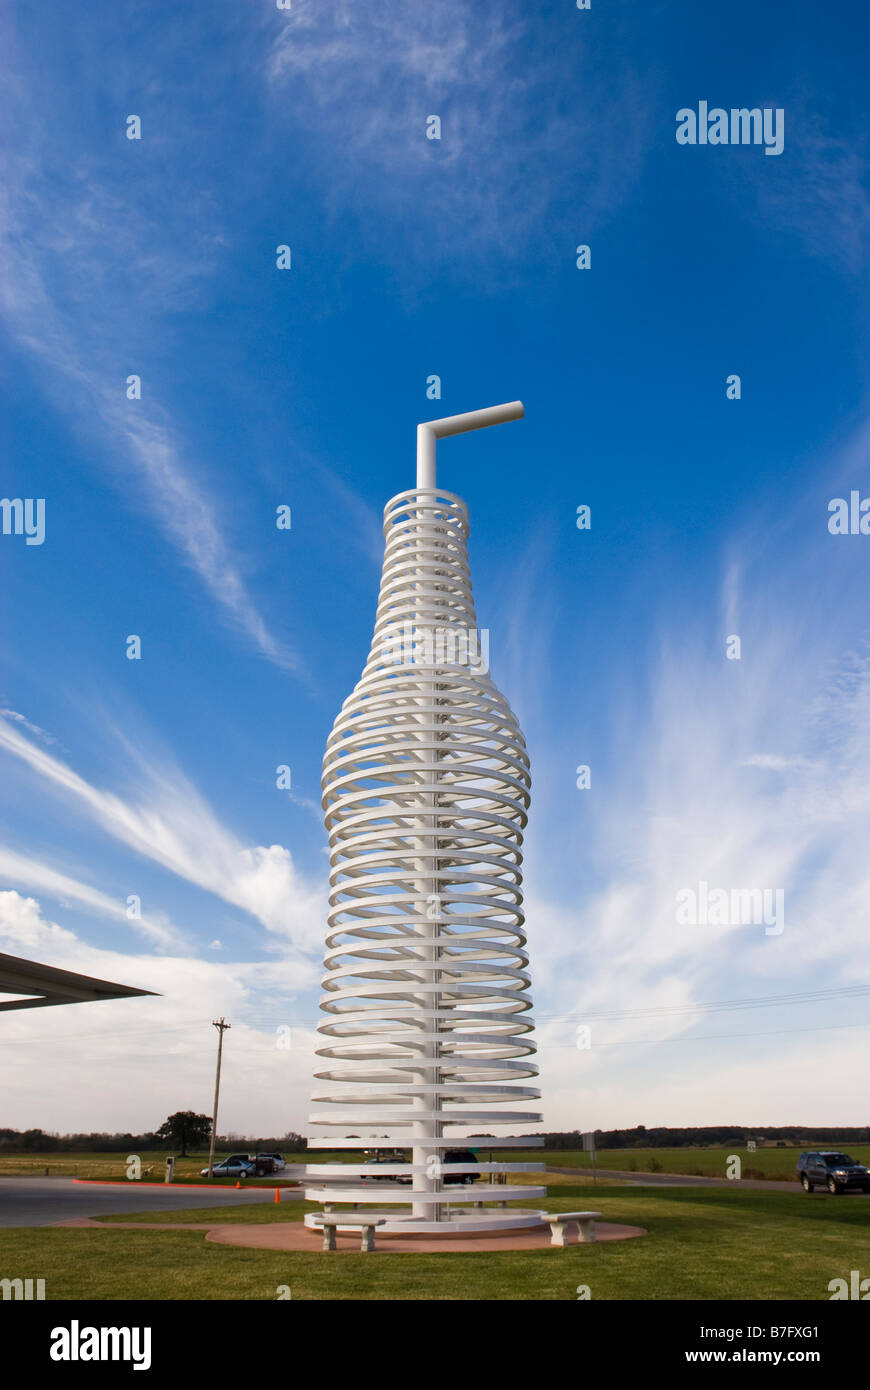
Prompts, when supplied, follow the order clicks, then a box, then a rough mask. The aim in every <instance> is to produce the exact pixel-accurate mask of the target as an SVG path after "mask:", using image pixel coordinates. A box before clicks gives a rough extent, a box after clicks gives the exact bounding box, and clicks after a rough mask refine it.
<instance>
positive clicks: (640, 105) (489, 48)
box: [265, 0, 652, 273]
mask: <svg viewBox="0 0 870 1390" xmlns="http://www.w3.org/2000/svg"><path fill="white" fill-rule="evenodd" d="M575 18H576V15H575ZM551 38H552V43H551V44H549V45H548V47H547V48H546V49H543V48H540V49H533V48H532V47H531V45H532V42H533V34H532V30H531V29H530V26H529V25H528V24H527V22H526V20H525V19H524V18H522V17H512V16H510V15H509V14H507V13H506V11H505V10H504V8H503V7H501V6H494V5H481V6H471V5H467V4H464V3H461V0H448V3H445V4H440V5H429V6H423V7H420V6H415V7H411V8H409V7H408V6H407V5H405V4H402V3H401V0H386V3H383V4H379V5H376V6H361V5H355V4H351V3H348V0H339V2H338V3H336V4H333V5H330V6H326V7H324V6H322V5H317V4H313V3H311V0H298V3H296V4H294V6H293V10H292V11H291V12H289V13H288V14H286V15H285V16H284V20H283V23H282V25H281V32H280V33H279V35H278V37H277V38H276V39H275V40H274V41H273V44H272V47H271V50H270V52H269V56H268V59H267V61H266V65H265V71H266V76H267V79H268V82H269V83H270V85H271V89H272V92H273V95H274V98H275V102H276V110H277V109H278V108H279V107H280V110H281V112H282V114H283V113H285V112H286V111H287V109H288V103H289V104H290V107H289V109H290V112H291V113H292V119H293V121H294V123H295V124H296V125H297V126H301V127H302V128H304V129H305V130H306V132H307V134H308V135H309V137H310V139H309V141H308V142H307V146H308V148H307V153H308V159H309V161H310V166H311V172H312V173H313V175H314V177H317V170H316V162H317V158H318V154H317V151H318V150H319V149H320V148H322V147H328V149H329V186H328V187H324V190H323V192H324V197H325V199H327V200H328V201H329V202H330V203H331V204H332V205H333V206H335V207H337V206H338V205H339V203H340V206H341V208H342V210H346V209H347V208H348V207H349V206H353V207H356V208H357V209H360V208H362V207H371V206H375V207H377V208H378V209H379V210H380V211H382V212H384V213H389V214H390V215H391V216H392V217H394V218H395V217H397V218H399V219H400V223H401V225H402V226H403V228H404V229H405V230H406V231H407V230H409V229H413V240H411V241H407V240H406V242H405V248H404V249H405V255H406V256H413V255H414V251H415V248H416V253H417V259H420V260H423V261H425V262H426V263H431V262H432V260H433V259H434V260H438V261H439V262H444V263H449V264H450V265H451V266H452V268H453V269H454V270H455V271H457V272H460V273H461V271H462V268H463V261H464V259H465V258H469V257H470V258H471V259H474V260H477V258H478V257H479V256H480V255H481V254H483V253H485V252H486V250H487V249H489V250H492V249H493V248H497V250H498V253H499V255H500V256H501V257H502V258H504V260H505V261H507V262H510V261H512V260H513V259H514V258H516V257H520V256H522V255H524V254H525V252H526V250H527V246H528V241H529V239H530V238H533V237H536V236H540V235H544V236H545V237H549V238H552V239H553V240H555V241H558V240H560V239H562V238H563V237H564V236H566V235H567V236H570V235H573V232H574V230H576V223H577V216H576V210H572V211H570V212H569V211H566V210H565V209H564V208H563V207H562V206H561V204H560V198H559V180H558V179H555V178H554V173H553V171H554V169H559V170H560V171H561V177H562V178H564V180H565V182H566V184H567V183H569V182H571V181H572V180H573V179H574V178H575V176H577V175H579V176H581V177H582V178H583V182H584V188H585V197H584V206H583V212H582V224H583V228H584V231H585V232H587V233H591V232H592V231H593V230H595V229H597V227H598V226H599V225H600V224H601V221H602V219H603V218H606V217H607V216H608V215H609V214H610V213H611V212H612V211H613V209H614V208H615V207H617V206H619V205H620V204H621V203H622V202H623V201H624V199H625V198H626V197H627V196H628V195H629V194H630V192H631V190H632V188H633V186H634V182H635V180H636V178H637V175H638V172H639V170H640V168H641V166H642V164H643V160H644V157H645V153H646V150H647V147H648V145H649V143H650V141H651V139H652V124H651V123H650V122H648V121H645V120H644V119H643V118H642V117H643V113H644V111H645V109H646V108H647V106H648V104H649V101H650V95H651V79H650V78H649V77H648V76H641V75H640V74H638V73H636V72H633V71H631V70H623V71H621V73H620V77H619V81H618V84H617V86H614V84H613V81H612V79H610V80H609V81H605V80H604V78H603V77H602V75H601V72H600V70H599V67H598V64H597V63H596V61H595V57H594V54H593V53H592V52H591V49H590V46H589V44H588V42H587V41H586V40H584V38H583V37H582V36H581V33H580V31H579V30H578V29H577V28H576V27H575V28H574V29H573V30H572V29H570V28H569V25H568V23H567V22H566V23H565V26H564V28H563V27H562V26H561V24H560V21H558V20H556V21H554V25H553V30H552V34H551ZM562 39H564V42H565V44H566V45H570V62H566V61H565V54H564V51H563V49H562V48H561V47H560V40H562ZM432 115H437V116H438V117H439V118H440V120H441V139H440V140H434V139H433V140H430V139H427V136H426V122H427V118H428V117H429V116H432ZM593 120H594V128H595V131H596V139H595V140H594V141H591V140H589V139H588V130H589V128H590V123H591V122H592V121H593ZM296 155H297V157H300V156H303V155H304V151H300V150H299V149H298V148H297V150H296ZM569 228H570V229H571V230H570V231H569V230H568V229H569ZM365 230H366V229H365V226H363V227H362V228H361V232H362V234H363V235H364V234H365ZM566 244H567V243H566Z"/></svg>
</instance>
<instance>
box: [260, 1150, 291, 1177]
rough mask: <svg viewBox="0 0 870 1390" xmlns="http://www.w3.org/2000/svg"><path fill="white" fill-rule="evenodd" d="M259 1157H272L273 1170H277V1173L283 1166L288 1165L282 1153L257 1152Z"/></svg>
mask: <svg viewBox="0 0 870 1390" xmlns="http://www.w3.org/2000/svg"><path fill="white" fill-rule="evenodd" d="M257 1157H258V1158H271V1160H272V1171H273V1172H275V1173H280V1171H281V1169H282V1168H286V1167H287V1165H286V1163H285V1162H284V1159H283V1157H282V1156H281V1154H273V1153H266V1154H257Z"/></svg>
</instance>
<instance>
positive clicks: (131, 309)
mask: <svg viewBox="0 0 870 1390" xmlns="http://www.w3.org/2000/svg"><path fill="white" fill-rule="evenodd" d="M11 29H12V26H11V23H10V22H9V21H8V20H7V21H6V22H5V23H4V27H3V34H4V39H5V41H6V44H7V45H8V46H10V47H11V48H12V49H13V51H14V36H13V34H12V32H11ZM32 76H33V80H32V82H30V83H27V82H23V81H18V82H16V83H11V84H9V85H8V86H7V88H6V89H5V92H4V95H3V97H2V99H0V121H2V128H3V131H4V136H5V143H6V147H7V151H8V166H7V170H6V174H5V189H4V192H3V195H2V199H0V249H2V256H0V314H2V316H3V318H4V319H5V321H6V324H7V327H8V329H9V331H10V333H11V334H12V335H13V336H14V337H15V338H16V339H17V341H18V342H19V343H20V344H21V346H22V347H23V348H24V349H25V350H26V351H27V352H28V353H29V354H30V355H31V356H32V357H33V358H34V359H35V361H36V362H37V363H38V364H39V366H40V368H41V369H47V371H46V370H42V371H41V373H40V375H41V380H42V384H43V386H44V388H45V389H47V390H48V391H49V392H50V394H51V396H52V399H53V400H54V402H55V403H56V404H57V406H58V407H59V408H60V410H61V411H62V412H63V413H64V414H65V415H66V416H67V417H68V418H70V419H71V420H73V421H74V422H75V426H76V428H77V429H78V430H79V432H80V433H81V435H82V436H83V437H84V438H86V439H87V440H88V442H89V444H91V445H93V446H94V454H95V457H96V458H97V459H99V460H100V461H101V463H102V465H103V467H104V468H105V469H106V470H107V471H108V473H109V474H110V475H111V477H112V478H113V480H114V482H115V484H116V486H117V487H118V489H119V491H120V492H121V493H122V494H123V495H124V496H125V497H126V498H127V500H128V502H129V501H131V500H132V501H133V502H134V505H139V504H140V503H141V502H144V504H145V506H146V507H147V509H148V511H149V512H150V514H151V517H152V518H153V520H154V521H155V523H156V524H157V525H158V527H159V528H160V530H161V531H162V533H163V535H164V536H165V537H166V538H167V539H168V540H169V542H170V543H171V544H172V546H173V547H174V548H175V550H176V552H177V554H178V555H179V556H180V558H181V559H182V560H183V562H184V563H185V564H186V565H187V566H188V567H189V568H190V569H191V570H192V572H193V573H194V574H195V575H196V576H197V578H198V579H199V581H200V582H201V583H202V585H203V586H204V587H205V589H206V591H207V592H208V593H209V594H210V596H211V598H212V599H213V600H214V601H215V602H216V604H217V605H218V606H219V608H220V610H221V612H222V614H223V616H224V618H225V620H226V621H227V623H228V624H229V625H230V626H231V627H232V628H233V629H234V630H236V631H237V632H239V633H241V634H242V635H243V636H244V638H245V639H246V641H248V642H249V643H250V644H251V645H252V646H253V647H254V648H255V649H256V650H257V651H258V652H259V653H260V654H261V655H262V656H264V657H265V658H267V659H268V660H269V661H271V662H273V663H274V664H275V665H277V666H280V667H282V668H284V669H290V670H293V669H296V668H298V667H299V665H300V663H299V660H298V657H297V656H296V655H295V654H294V653H293V652H292V651H291V650H289V648H288V647H287V645H286V643H285V642H284V641H282V640H279V639H278V638H277V637H275V635H274V634H273V633H272V632H271V631H270V629H269V627H268V625H267V623H266V620H265V619H264V617H263V616H262V614H261V613H260V611H259V609H258V607H257V604H256V603H255V602H254V600H253V599H252V597H251V595H250V593H249V592H248V587H247V584H246V582H245V577H244V565H243V563H242V562H241V561H240V559H239V557H238V556H237V555H236V554H234V553H233V551H232V549H231V547H230V545H229V543H228V541H227V539H226V536H225V534H224V529H223V528H222V526H221V519H220V510H221V508H220V502H219V500H218V498H217V496H216V495H213V489H211V490H210V484H209V482H208V481H207V479H206V477H205V475H204V471H203V469H201V468H195V467H194V465H193V464H192V463H191V461H190V460H189V458H188V457H186V456H185V455H186V450H185V445H184V444H183V442H182V440H181V439H180V435H179V430H178V428H177V426H176V425H175V424H174V423H173V421H172V419H171V418H170V416H169V413H168V412H167V411H166V410H165V409H162V408H160V407H159V406H158V405H156V404H155V403H154V402H153V401H149V400H148V398H147V391H146V393H145V396H144V397H143V399H142V400H139V401H130V400H127V399H126V396H125V386H124V382H125V379H126V376H127V374H128V373H129V372H132V371H135V366H133V365H130V345H131V340H135V341H140V339H139V338H138V337H135V336H134V335H131V331H130V324H131V322H133V323H135V324H136V325H137V326H138V328H137V332H141V329H142V327H143V326H144V327H147V326H149V325H150V326H151V328H152V330H155V331H159V329H160V327H161V324H162V323H165V321H166V317H167V316H168V315H171V314H173V313H178V312H179V311H180V310H183V309H185V308H188V307H190V305H191V304H193V303H195V302H196V301H197V299H198V298H199V297H200V296H201V292H202V287H203V284H204V283H205V282H207V280H208V278H209V277H210V276H211V275H213V273H214V269H215V266H216V264H217V263H218V259H219V256H220V253H221V241H220V235H219V234H218V233H216V232H215V231H214V208H213V206H212V204H211V203H210V201H209V199H208V197H207V195H204V194H203V193H202V192H201V191H199V190H196V189H193V188H188V187H186V186H185V185H184V181H183V174H179V173H178V172H177V171H172V170H170V169H167V168H162V167H160V166H159V165H158V166H157V170H156V172H155V173H154V174H152V176H151V177H150V179H149V177H148V175H147V173H144V172H143V173H141V174H140V181H141V185H142V189H143V190H144V196H142V194H141V193H140V196H139V197H138V198H131V197H130V196H124V197H122V196H121V195H120V193H119V192H118V191H116V190H117V188H120V187H123V186H124V179H125V176H124V173H123V171H122V170H119V169H116V170H114V171H113V173H112V172H110V173H107V168H109V169H111V162H110V161H107V158H106V156H105V154H104V158H103V160H98V159H96V158H93V157H92V158H90V159H89V158H88V157H87V156H85V155H83V154H79V156H78V157H77V158H75V157H72V156H71V152H70V151H69V150H68V149H67V148H66V147H65V145H64V142H63V141H59V142H58V141H57V140H55V139H54V138H53V136H52V133H51V124H52V122H53V121H54V120H56V119H57V116H56V112H55V108H54V107H53V106H52V105H51V104H50V103H49V104H46V105H44V104H43V102H42V101H41V99H40V98H41V96H42V95H44V93H43V92H42V89H41V87H40V84H39V80H38V75H37V74H33V75H32ZM52 99H53V101H56V100H57V94H56V93H54V94H52ZM124 143H125V144H127V142H126V141H124ZM128 153H129V151H128ZM129 177H130V175H129V172H128V173H127V174H126V179H127V180H129ZM182 209H183V216H181V215H180V214H181V212H182ZM61 268H62V273H61ZM161 316H162V319H161Z"/></svg>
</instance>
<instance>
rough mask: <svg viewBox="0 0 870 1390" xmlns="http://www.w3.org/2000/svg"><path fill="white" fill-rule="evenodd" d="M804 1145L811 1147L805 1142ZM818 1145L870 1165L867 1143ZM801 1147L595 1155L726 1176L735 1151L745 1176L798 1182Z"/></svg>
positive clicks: (554, 1161) (523, 1156)
mask: <svg viewBox="0 0 870 1390" xmlns="http://www.w3.org/2000/svg"><path fill="white" fill-rule="evenodd" d="M803 1147H804V1148H812V1147H813V1146H812V1145H811V1144H806V1145H804V1146H803ZM817 1147H821V1148H825V1149H831V1148H843V1149H844V1150H845V1151H846V1152H847V1153H849V1154H851V1156H852V1157H853V1158H856V1159H857V1160H858V1162H859V1163H866V1164H868V1165H870V1144H844V1145H837V1144H822V1145H819V1146H817ZM801 1151H802V1150H801V1149H800V1148H792V1149H756V1150H755V1152H754V1153H750V1152H749V1151H748V1150H747V1149H746V1148H745V1147H741V1146H740V1145H736V1144H735V1145H730V1146H729V1145H725V1146H724V1147H722V1148H717V1149H599V1150H598V1152H597V1154H596V1155H595V1163H596V1167H598V1168H605V1169H607V1168H611V1169H614V1170H616V1171H628V1172H631V1173H639V1174H642V1173H678V1174H679V1173H685V1174H687V1175H693V1176H698V1177H713V1178H724V1177H727V1173H726V1164H727V1161H728V1158H729V1157H730V1155H731V1154H737V1155H738V1156H739V1158H740V1161H741V1165H742V1176H743V1177H744V1178H771V1179H785V1180H787V1181H788V1180H791V1181H792V1182H795V1183H797V1167H796V1165H797V1161H798V1155H799V1154H800V1153H801ZM493 1157H494V1158H495V1157H498V1158H504V1159H505V1160H513V1161H515V1162H519V1161H520V1160H527V1159H530V1158H532V1157H534V1158H536V1159H537V1158H540V1159H541V1160H542V1162H544V1163H546V1164H551V1165H553V1166H554V1167H556V1168H589V1169H591V1163H590V1161H589V1155H588V1154H587V1153H583V1152H582V1151H581V1150H578V1149H536V1150H532V1151H531V1152H529V1151H528V1150H525V1151H521V1150H519V1149H515V1150H513V1151H512V1152H511V1153H508V1151H507V1150H497V1151H496V1150H493Z"/></svg>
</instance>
